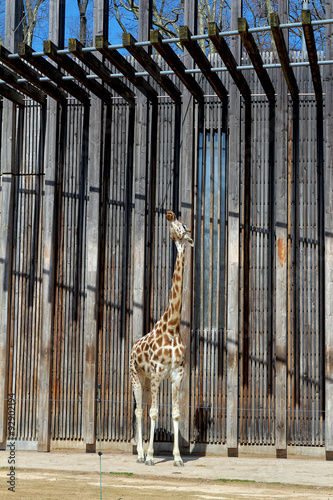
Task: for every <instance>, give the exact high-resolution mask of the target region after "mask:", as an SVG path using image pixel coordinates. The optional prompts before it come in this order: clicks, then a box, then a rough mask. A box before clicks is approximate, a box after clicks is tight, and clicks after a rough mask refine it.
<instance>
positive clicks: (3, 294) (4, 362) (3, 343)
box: [0, 0, 23, 449]
mask: <svg viewBox="0 0 333 500" xmlns="http://www.w3.org/2000/svg"><path fill="white" fill-rule="evenodd" d="M22 9H23V2H22V0H15V1H13V2H6V11H5V12H6V18H5V43H6V47H7V48H8V49H9V50H10V51H13V52H14V51H15V50H16V49H17V45H18V42H19V41H20V37H21V35H22V26H21V17H22ZM2 116H3V117H6V125H5V126H3V127H2V130H1V131H2V137H1V220H0V222H1V224H0V262H1V265H0V305H1V307H0V406H1V410H0V448H1V449H5V447H6V436H7V414H6V413H7V394H8V392H7V389H8V363H9V362H10V359H8V353H11V351H9V349H8V335H9V331H10V330H9V329H10V326H11V317H10V304H11V296H10V295H11V272H12V270H11V266H12V243H13V201H14V200H13V194H14V192H13V188H14V182H15V179H14V177H13V174H15V173H16V151H15V148H16V144H15V125H16V123H15V122H16V108H15V106H14V105H13V104H12V103H11V102H10V101H7V100H6V99H4V100H3V110H2Z"/></svg>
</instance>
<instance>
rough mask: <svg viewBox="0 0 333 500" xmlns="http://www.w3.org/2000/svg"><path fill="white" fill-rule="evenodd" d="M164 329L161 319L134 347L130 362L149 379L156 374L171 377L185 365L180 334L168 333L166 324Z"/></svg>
mask: <svg viewBox="0 0 333 500" xmlns="http://www.w3.org/2000/svg"><path fill="white" fill-rule="evenodd" d="M164 325H166V324H164ZM164 330H165V331H164V332H163V325H162V324H161V320H160V321H158V322H157V323H156V325H155V327H154V329H153V330H152V331H151V332H150V333H148V334H147V335H145V336H144V337H142V338H141V339H139V340H137V341H136V342H135V344H134V346H133V349H132V354H131V359H130V364H133V365H134V366H135V368H136V370H137V372H138V373H139V374H141V375H144V376H145V377H147V378H149V379H151V378H152V377H154V376H155V375H159V376H160V377H161V378H163V379H164V378H166V377H169V376H170V374H171V373H172V372H173V371H175V370H177V369H178V368H179V367H181V366H182V365H183V359H184V346H183V343H182V340H181V337H180V335H179V334H176V335H175V334H174V333H173V332H172V334H170V333H168V331H167V329H166V328H165V326H164Z"/></svg>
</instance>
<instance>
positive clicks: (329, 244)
mask: <svg viewBox="0 0 333 500" xmlns="http://www.w3.org/2000/svg"><path fill="white" fill-rule="evenodd" d="M332 16H333V4H332V2H326V18H327V19H332ZM325 31H326V34H325V36H326V58H327V59H328V60H329V59H332V58H333V25H332V24H328V25H327V26H326V28H325ZM325 91H326V97H325V108H324V109H325V167H324V187H325V199H322V200H320V203H321V204H324V212H325V219H324V224H325V332H324V340H323V344H322V345H324V346H325V361H324V370H325V451H326V459H327V460H333V301H332V297H333V217H332V214H333V148H332V130H333V65H332V64H330V65H327V66H326V67H325Z"/></svg>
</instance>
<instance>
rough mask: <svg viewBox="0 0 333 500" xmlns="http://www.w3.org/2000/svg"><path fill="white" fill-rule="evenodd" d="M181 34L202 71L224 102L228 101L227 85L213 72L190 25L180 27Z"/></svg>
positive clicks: (187, 48) (182, 40) (183, 41)
mask: <svg viewBox="0 0 333 500" xmlns="http://www.w3.org/2000/svg"><path fill="white" fill-rule="evenodd" d="M179 35H180V39H181V42H182V44H183V45H184V46H185V47H186V50H187V51H188V52H189V54H190V55H191V57H192V58H193V60H194V61H195V62H196V64H197V65H198V66H199V68H200V69H201V71H202V73H203V74H204V75H205V77H206V78H207V80H208V81H209V83H210V85H211V86H212V87H213V89H214V90H215V92H216V94H217V95H218V96H219V98H220V99H221V101H222V102H224V103H227V102H228V92H227V90H226V88H225V86H224V85H223V83H222V82H221V80H220V79H219V77H218V76H217V75H216V73H213V72H212V67H211V64H210V62H209V60H208V59H207V56H206V54H204V53H203V51H202V50H201V48H200V47H199V45H198V44H197V42H196V41H193V40H191V36H192V34H191V32H190V30H189V28H188V26H181V27H180V28H179Z"/></svg>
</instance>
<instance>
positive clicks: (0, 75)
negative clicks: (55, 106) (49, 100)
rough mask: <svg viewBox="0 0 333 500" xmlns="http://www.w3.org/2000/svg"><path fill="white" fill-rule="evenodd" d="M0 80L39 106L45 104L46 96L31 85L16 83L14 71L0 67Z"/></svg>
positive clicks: (16, 78)
mask: <svg viewBox="0 0 333 500" xmlns="http://www.w3.org/2000/svg"><path fill="white" fill-rule="evenodd" d="M0 79H1V80H4V81H5V82H6V83H8V84H9V85H10V86H11V87H14V88H15V89H16V90H19V91H20V92H22V94H25V95H26V96H28V97H30V98H31V99H33V100H34V101H36V102H38V103H39V104H44V103H45V102H46V95H45V94H44V93H43V92H41V91H40V90H39V89H37V88H36V87H34V86H33V85H30V83H28V82H22V83H19V82H18V81H17V80H18V77H17V74H16V73H14V71H11V70H10V69H8V68H6V67H5V66H0Z"/></svg>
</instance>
